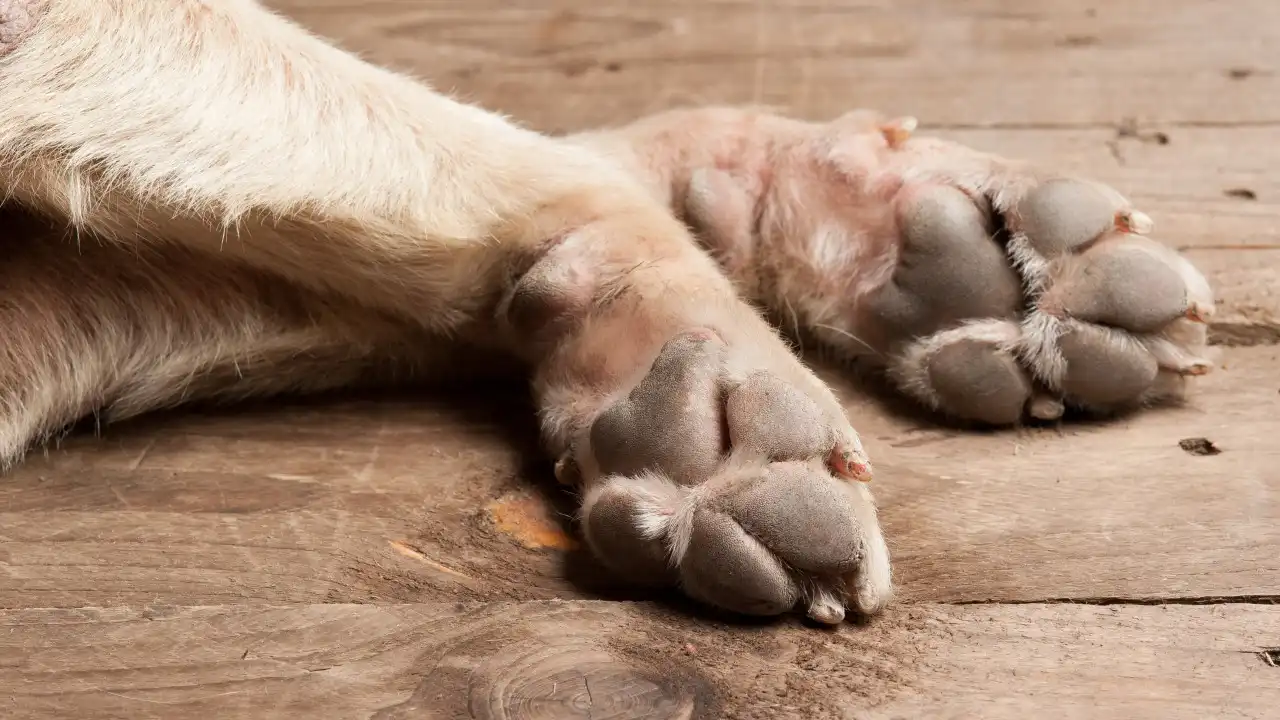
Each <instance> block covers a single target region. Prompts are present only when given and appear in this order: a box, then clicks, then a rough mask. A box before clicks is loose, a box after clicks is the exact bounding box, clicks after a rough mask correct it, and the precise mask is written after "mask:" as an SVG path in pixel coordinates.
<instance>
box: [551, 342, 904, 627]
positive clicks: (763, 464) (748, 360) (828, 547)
mask: <svg viewBox="0 0 1280 720" xmlns="http://www.w3.org/2000/svg"><path fill="white" fill-rule="evenodd" d="M730 336H731V335H730ZM724 337H725V335H722V334H721V333H718V332H716V331H712V330H707V329H694V330H690V331H687V332H683V333H680V334H678V335H677V336H675V337H674V338H672V339H671V340H669V341H668V342H667V343H666V344H665V345H663V347H662V348H661V350H660V351H659V352H658V354H657V357H656V359H655V360H654V361H653V363H652V365H651V366H650V367H649V368H648V370H647V373H646V374H645V375H644V377H643V378H642V379H641V380H640V381H639V382H638V384H636V385H635V386H634V387H633V388H632V389H630V390H629V391H628V392H626V394H624V395H620V396H617V397H616V398H615V399H614V400H613V401H612V402H611V403H607V404H606V405H605V406H604V409H603V410H602V411H601V412H600V413H599V414H598V415H597V416H596V417H595V419H594V422H593V423H591V425H590V428H589V431H588V432H587V433H586V435H585V436H584V437H583V439H582V441H581V442H580V443H579V444H578V447H576V448H575V450H574V452H573V462H575V463H576V464H577V465H578V466H579V467H580V468H581V469H582V470H583V471H584V472H583V474H584V476H586V477H587V478H588V480H587V481H586V483H585V486H586V492H585V496H584V501H583V505H582V510H581V521H582V527H583V530H584V535H585V537H586V540H587V543H588V545H589V547H590V548H591V549H592V551H593V552H594V553H595V555H596V556H597V557H598V558H599V559H600V560H601V561H602V562H603V563H604V564H605V565H606V566H608V567H609V568H610V569H611V570H612V571H613V572H614V573H616V574H617V575H619V576H620V577H622V578H625V579H628V580H630V581H633V582H639V583H649V584H672V585H679V586H680V587H681V588H682V589H683V591H684V592H685V593H686V594H688V595H689V596H691V597H693V598H695V599H697V600H700V601H703V602H706V603H709V604H711V605H714V606H717V607H720V608H723V609H726V610H730V611H734V612H739V613H744V614H750V615H778V614H782V613H786V612H788V611H790V610H792V609H793V608H796V607H801V608H803V609H805V611H806V612H807V613H808V615H809V616H810V617H812V618H813V619H815V620H817V621H819V622H823V623H838V622H840V621H841V620H842V619H843V618H844V615H845V610H846V606H848V607H851V608H852V609H853V610H855V611H856V612H859V613H863V614H873V613H876V612H878V611H879V610H880V609H882V608H883V607H884V605H885V603H886V602H887V601H888V600H889V597H890V585H891V583H890V576H889V559H888V552H887V549H886V547H885V543H884V539H883V537H882V535H881V533H880V528H879V524H878V522H877V519H876V512H875V507H874V505H873V501H872V498H871V495H870V492H869V491H868V489H867V485H866V483H865V482H859V481H866V480H869V479H870V473H871V468H870V465H869V463H868V461H867V458H866V456H865V454H864V452H863V450H862V448H861V445H860V443H859V440H858V437H857V434H856V433H855V432H854V431H853V428H852V427H850V426H849V424H848V421H847V420H846V419H845V417H844V415H843V412H841V410H840V408H839V405H838V404H837V403H834V402H833V401H832V400H831V399H830V398H827V397H818V398H815V397H814V396H813V395H814V392H813V391H812V389H811V388H812V387H813V386H812V385H810V384H808V383H807V382H804V381H799V380H798V379H797V378H795V377H794V374H795V373H796V372H797V371H798V368H799V367H800V366H799V365H798V364H797V365H796V366H795V367H790V366H782V367H771V366H770V365H771V363H770V362H768V361H764V362H762V361H761V357H762V356H761V355H760V353H759V350H758V348H755V347H752V346H751V345H750V344H742V343H737V342H734V341H732V340H730V341H726V340H725V339H724ZM784 365H785V364H784Z"/></svg>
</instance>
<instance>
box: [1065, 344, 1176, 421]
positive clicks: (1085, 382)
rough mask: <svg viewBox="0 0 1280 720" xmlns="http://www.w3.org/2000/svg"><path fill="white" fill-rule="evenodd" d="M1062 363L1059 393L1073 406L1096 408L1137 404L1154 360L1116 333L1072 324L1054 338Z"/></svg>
mask: <svg viewBox="0 0 1280 720" xmlns="http://www.w3.org/2000/svg"><path fill="white" fill-rule="evenodd" d="M1058 350H1059V352H1060V353H1061V354H1062V357H1063V359H1064V360H1066V374H1065V375H1064V376H1063V380H1062V392H1063V393H1064V394H1065V395H1066V397H1067V399H1068V400H1070V401H1073V402H1074V403H1078V404H1084V405H1086V406H1088V407H1093V408H1097V409H1105V408H1114V407H1120V406H1124V405H1128V404H1130V403H1134V402H1137V401H1138V400H1139V399H1140V398H1141V397H1142V395H1143V393H1145V392H1146V391H1147V388H1149V387H1150V386H1151V384H1152V383H1153V382H1154V381H1155V379H1156V373H1157V371H1158V368H1157V367H1156V359H1155V357H1154V356H1152V355H1151V353H1149V352H1147V351H1146V349H1145V348H1143V347H1142V346H1141V345H1139V344H1138V343H1137V342H1136V341H1134V340H1132V339H1131V338H1129V337H1128V336H1125V335H1123V334H1121V333H1119V332H1118V331H1115V330H1108V329H1106V328H1101V327H1096V326H1093V325H1083V324H1080V325H1073V326H1072V327H1071V328H1070V329H1069V330H1067V332H1066V333H1064V334H1063V335H1062V337H1060V338H1058Z"/></svg>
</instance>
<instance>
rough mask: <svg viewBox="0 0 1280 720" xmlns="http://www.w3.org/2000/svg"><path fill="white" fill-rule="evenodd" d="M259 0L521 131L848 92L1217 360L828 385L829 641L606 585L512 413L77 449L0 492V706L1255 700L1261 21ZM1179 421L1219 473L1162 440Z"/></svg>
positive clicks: (275, 708) (1000, 0)
mask: <svg viewBox="0 0 1280 720" xmlns="http://www.w3.org/2000/svg"><path fill="white" fill-rule="evenodd" d="M275 5H276V6H277V7H279V8H280V9H282V10H283V11H285V12H287V13H290V14H292V15H294V16H296V17H298V18H300V19H301V20H302V21H303V22H304V23H306V24H308V25H309V26H311V27H312V28H314V29H315V30H317V31H318V32H320V33H322V34H325V35H327V36H329V37H332V38H335V39H336V40H338V41H339V42H341V43H343V44H345V45H346V46H347V47H350V48H353V49H355V50H358V51H360V52H362V53H364V54H365V55H366V56H367V57H369V58H371V59H373V60H375V61H379V62H384V63H388V64H391V65H394V66H397V67H400V68H404V69H411V70H414V71H417V72H420V73H421V74H423V75H425V76H428V77H430V78H433V79H434V80H435V81H436V83H437V84H438V85H440V86H442V87H445V88H454V89H456V90H458V91H459V92H462V93H465V94H466V95H467V96H469V97H471V98H473V99H475V100H478V101H480V102H482V103H484V104H486V105H489V106H491V107H493V108H495V109H499V110H503V111H506V112H509V113H512V114H514V115H516V116H518V117H520V118H523V119H526V120H527V121H529V122H530V123H532V124H534V125H536V126H538V127H540V128H543V129H547V130H568V129H574V128H579V127H584V126H588V125H593V124H599V123H607V122H615V121H622V120H625V119H627V118H631V117H634V116H636V115H638V114H641V113H644V112H647V111H652V110H657V109H660V108H664V107H668V106H671V105H673V104H681V103H693V102H726V103H745V102H765V103H772V104H776V105H779V106H782V107H785V108H787V109H788V110H790V111H791V112H794V113H797V114H802V115H806V116H813V117H827V116H831V115H833V114H835V113H838V112H840V111H842V110H845V109H848V108H850V107H852V106H854V105H866V106H875V107H879V108H882V109H885V110H889V111H897V112H903V113H914V114H918V115H919V116H920V117H921V118H922V120H923V121H924V123H925V124H926V126H927V127H928V128H929V129H930V130H931V131H936V132H940V133H942V134H945V135H948V136H951V137H955V138H959V139H962V140H965V141H968V142H970V143H972V144H975V145H978V146H981V147H984V148H989V149H993V150H997V151H1001V152H1005V153H1008V154H1016V155H1021V156H1027V157H1031V158H1035V159H1038V160H1041V161H1044V162H1052V163H1057V164H1058V165H1060V166H1063V167H1065V168H1067V169H1070V170H1075V171H1081V172H1088V173H1091V174H1093V175H1095V176H1097V177H1099V178H1101V179H1103V180H1107V181H1110V182H1113V183H1115V184H1116V185H1118V186H1119V187H1120V188H1121V189H1123V190H1124V191H1126V192H1128V193H1130V194H1131V195H1132V196H1133V197H1135V198H1136V199H1137V200H1138V201H1139V202H1140V205H1141V207H1143V209H1145V210H1147V211H1149V212H1150V213H1151V214H1153V215H1154V216H1155V217H1156V218H1157V222H1158V224H1159V227H1160V233H1161V236H1162V237H1163V238H1164V239H1165V240H1168V241H1169V242H1172V243H1174V244H1176V245H1179V246H1181V247H1184V248H1186V249H1187V250H1188V252H1189V253H1190V254H1191V257H1192V258H1194V260H1195V261H1196V262H1197V263H1198V264H1199V265H1200V266H1201V267H1202V268H1204V269H1206V270H1207V271H1208V272H1209V273H1210V275H1211V279H1212V281H1213V282H1214V284H1215V285H1216V287H1217V289H1218V291H1219V293H1220V295H1221V297H1222V299H1223V307H1222V309H1221V310H1222V312H1221V313H1220V316H1219V319H1218V321H1217V322H1216V324H1215V326H1214V336H1215V338H1216V339H1217V341H1218V343H1219V344H1220V345H1221V346H1222V350H1223V356H1222V363H1223V367H1222V369H1221V370H1220V371H1219V372H1218V373H1217V374H1215V375H1213V376H1211V377H1210V378H1208V379H1207V380H1206V381H1205V382H1203V383H1202V391H1201V392H1200V394H1199V396H1198V397H1197V398H1196V399H1195V401H1194V402H1193V403H1192V404H1191V405H1190V406H1189V407H1187V408H1186V409H1182V410H1177V411H1168V412H1160V413H1150V414H1147V415H1143V416H1141V417H1138V418H1134V419H1130V420H1126V421H1123V422H1118V423H1114V424H1108V425H1097V426H1087V427H1075V426H1073V427H1064V428H1062V429H1061V430H1058V431H1055V430H1041V431H1029V432H1025V431H1024V432H1020V433H1018V432H1008V433H998V434H988V435H973V434H959V433H955V432H951V431H946V430H941V429H937V428H934V427H929V426H927V425H921V424H919V423H918V422H914V421H910V420H904V419H901V418H899V417H896V416H894V415H891V414H888V413H886V412H885V411H883V410H881V409H880V408H879V407H878V406H877V405H876V404H875V403H874V402H872V401H870V400H867V399H865V398H863V397H861V396H860V395H858V394H857V393H856V392H855V391H854V389H853V388H851V387H849V386H847V385H844V384H841V387H842V388H843V390H844V392H845V394H846V396H847V397H848V402H849V406H850V408H851V410H852V412H853V413H854V416H855V417H856V418H857V423H858V426H859V427H860V428H861V430H862V432H863V434H864V437H865V438H866V440H867V443H868V446H869V448H870V449H871V451H872V452H873V453H874V455H875V457H876V458H877V460H878V463H879V465H880V468H881V470H882V474H881V477H880V479H879V480H878V486H879V497H880V499H881V501H882V503H883V505H884V508H885V510H884V514H885V520H886V524H887V526H888V531H889V533H890V535H891V543H892V548H893V551H894V553H895V556H896V559H897V575H898V577H899V579H900V582H901V586H902V590H903V592H902V595H903V597H902V599H901V601H900V602H899V603H898V604H897V605H896V606H895V607H894V608H893V610H892V611H891V612H890V613H889V614H888V615H887V616H886V617H884V618H883V619H881V620H879V621H878V622H875V623H873V624H871V625H870V626H868V627H855V626H846V627H843V628H841V629H839V630H838V631H835V632H827V631H821V630H816V629H813V628H809V627H805V626H803V625H802V624H801V623H799V622H790V621H788V622H783V623H780V624H773V625H765V626H742V625H734V624H729V623H726V622H724V621H722V620H718V619H715V618H712V617H706V616H702V615H700V614H698V612H697V610H696V609H694V608H690V607H687V606H683V605H680V604H678V603H672V602H670V601H668V600H666V599H663V598H658V599H645V598H635V597H627V596H622V597H619V596H618V595H617V594H616V593H615V592H613V591H611V590H610V589H609V588H607V587H602V586H600V585H599V584H598V581H597V580H596V579H595V578H594V576H593V573H592V568H591V565H590V564H589V563H587V562H585V561H584V560H583V557H582V554H581V552H580V551H579V549H578V548H577V547H576V546H575V544H574V543H573V541H572V540H571V539H570V535H567V534H566V528H567V524H566V523H565V522H564V521H563V518H562V517H561V516H560V515H558V514H557V513H558V512H564V511H565V508H566V507H568V505H569V504H570V502H569V501H568V499H567V498H563V497H561V496H559V495H557V492H558V491H556V490H554V489H552V487H551V483H550V482H549V481H548V479H547V469H546V467H545V466H544V465H543V464H542V463H541V461H540V460H539V459H538V457H537V455H536V454H535V453H533V452H532V450H531V442H530V440H531V438H530V435H529V426H528V423H527V422H526V418H527V413H526V411H525V410H524V409H522V408H521V407H520V406H519V405H518V404H517V405H515V406H513V405H512V403H511V402H510V401H509V400H506V399H502V398H499V399H496V400H492V401H487V402H486V403H471V404H470V405H468V403H465V402H452V401H449V400H443V399H436V400H426V401H416V400H406V399H400V400H396V401H384V402H374V401H366V402H360V403H346V404H321V405H309V406H302V405H297V406H292V407H287V408H281V407H272V408H268V409H257V410H253V411H249V412H245V413H242V414H232V413H228V414H223V415H216V416H211V415H182V416H178V417H176V418H175V417H171V418H165V419H163V420H155V421H151V422H149V423H144V424H141V425H134V426H130V427H124V428H120V429H115V430H110V431H109V432H107V434H106V436H105V438H104V439H101V440H95V439H92V438H78V439H74V440H72V441H71V442H69V443H67V444H66V445H64V446H63V447H61V448H58V449H55V450H51V451H50V452H49V453H48V455H47V456H46V457H43V458H41V457H37V458H34V459H33V460H32V461H31V462H29V463H28V464H27V465H25V466H24V467H22V468H21V469H19V470H18V471H17V472H16V473H15V474H13V475H12V476H11V477H8V478H6V479H5V480H4V481H3V483H2V484H0V608H3V609H2V610H0V626H3V630H0V715H3V716H4V717H9V718H16V717H29V716H40V717H68V718H86V717H116V718H128V719H129V720H136V719H138V718H145V717H157V718H174V717H215V718H229V717H253V718H264V717H300V718H317V717H368V716H371V715H377V716H378V717H383V718H399V717H406V718H407V717H428V718H454V717H477V718H588V717H590V718H668V717H673V718H674V717H691V716H692V717H702V718H721V717H724V718H729V717H757V718H787V717H796V718H825V717H867V718H871V717H1008V718H1014V717H1019V718H1020V717H1025V716H1040V715H1042V714H1048V713H1052V714H1054V715H1055V716H1058V717H1091V718H1092V717H1115V718H1137V717H1149V718H1161V719H1165V718H1175V717H1183V718H1207V717H1258V718H1261V717H1264V716H1269V717H1275V716H1276V712H1277V710H1276V708H1280V667H1277V663H1280V649H1278V648H1280V607H1276V605H1275V604H1274V603H1275V601H1276V600H1277V599H1280V434H1278V433H1280V345H1278V344H1280V244H1278V243H1280V240H1278V239H1277V235H1278V233H1280V231H1278V227H1280V75H1277V72H1280V64H1278V63H1277V59H1278V58H1280V55H1278V54H1277V52H1276V50H1275V48H1276V47H1277V46H1278V45H1277V43H1280V6H1278V5H1276V4H1275V3H1274V2H1273V0H1234V1H1233V2H1203V1H1201V0H1118V1H1117V2H1112V3H1104V2H1101V1H1099V2H1096V3H1089V2H1080V1H1079V0H1019V1H1018V2H1014V1H1012V0H975V1H972V2H963V3H962V2H959V1H958V0H956V1H951V2H948V1H946V0H897V1H895V0H793V1H792V2H786V3H782V2H768V1H765V0H760V1H759V2H747V1H745V0H744V1H738V0H644V1H641V0H560V1H558V2H557V1H556V0H544V1H541V2H538V1H534V0H516V1H514V2H512V1H506V0H378V1H377V2H370V1H367V0H276V2H275ZM517 394H518V393H517ZM491 417H500V418H503V419H502V420H501V421H491V420H489V419H486V418H491ZM1194 437H1205V438H1208V439H1210V440H1211V441H1213V443H1215V444H1216V446H1217V447H1218V448H1220V450H1221V453H1220V454H1216V455H1206V456H1196V455H1192V454H1189V453H1187V452H1185V451H1184V450H1182V449H1180V448H1179V441H1180V440H1182V439H1184V438H1194ZM557 508H558V510H557ZM1267 708H1270V710H1268V709H1267Z"/></svg>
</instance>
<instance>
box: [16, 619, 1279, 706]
mask: <svg viewBox="0 0 1280 720" xmlns="http://www.w3.org/2000/svg"><path fill="white" fill-rule="evenodd" d="M1276 646H1280V607H1275V606H1271V607H1268V606H1248V605H1227V606H1218V607H1132V606H1117V607H1106V608H1102V607H1088V606H1071V605H1038V606H1037V605H1023V606H971V607H945V606H932V605H923V606H915V607H911V608H899V609H896V610H894V611H891V612H890V613H889V615H888V616H886V617H883V618H881V619H880V620H878V621H875V622H872V623H870V624H867V625H864V626H854V625H846V626H843V627H841V628H839V629H837V630H835V631H827V630H819V629H815V628H809V627H803V626H801V625H799V624H798V623H794V622H782V623H770V624H763V625H761V624H740V623H732V622H726V621H723V620H719V619H710V618H700V617H696V616H690V615H682V614H679V613H671V612H669V611H668V610H666V609H664V608H661V607H659V606H654V605H650V604H647V603H624V602H592V601H563V602H528V603H505V602H499V603H457V604H454V603H447V604H427V605H422V604H417V605H413V604H411V605H384V606H370V605H303V606H293V607H281V606H206V607H172V606H148V607H116V608H80V609H71V610H51V609H39V610H36V609H33V610H9V611H0V658H3V659H2V660H0V704H3V705H7V709H6V711H5V715H6V717H11V718H26V717H30V718H37V717H40V718H45V717H69V716H75V717H95V718H116V717H119V718H130V720H135V719H140V718H150V717H165V718H183V717H197V716H204V717H208V716H214V717H220V718H234V717H263V716H266V715H270V716H271V717H352V716H361V717H379V718H398V717H428V718H436V717H440V718H444V717H475V718H513V719H515V718H567V717H587V716H588V714H589V713H590V712H591V711H592V710H593V709H594V711H595V712H597V713H599V715H598V716H607V717H617V718H640V717H663V718H667V717H697V718H791V717H795V718H853V717H858V718H889V717H921V716H928V717H971V716H973V715H974V714H978V715H981V716H983V717H992V718H1004V717H1008V718H1019V717H1025V716H1026V715H1025V713H1028V712H1031V713H1035V712H1043V711H1046V710H1049V709H1053V710H1054V711H1055V713H1057V714H1061V715H1064V716H1066V717H1099V718H1102V717H1115V718H1146V717H1150V718H1180V717H1186V718H1200V717H1208V716H1213V717H1226V716H1228V715H1230V716H1239V717H1259V718H1260V717H1263V716H1264V714H1265V713H1266V712H1270V711H1273V710H1274V708H1275V707H1277V706H1280V668H1276V667H1274V666H1272V665H1270V664H1269V662H1268V658H1269V657H1270V656H1269V655H1267V654H1266V653H1267V652H1269V649H1270V648H1274V647H1276ZM610 713H613V714H610Z"/></svg>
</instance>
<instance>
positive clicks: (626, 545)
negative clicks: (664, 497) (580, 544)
mask: <svg viewBox="0 0 1280 720" xmlns="http://www.w3.org/2000/svg"><path fill="white" fill-rule="evenodd" d="M647 510H649V511H652V509H651V508H649V509H647ZM662 511H664V512H668V513H669V512H674V508H662ZM642 515H643V513H642V508H641V498H640V497H638V496H637V495H636V494H635V493H633V492H630V491H629V490H628V489H627V488H626V487H625V486H623V485H619V484H614V483H610V485H609V486H606V487H605V489H604V490H603V491H601V492H600V494H599V495H598V496H597V497H596V498H595V501H594V502H593V503H592V504H591V505H590V507H589V508H587V512H586V515H585V517H584V518H583V535H584V536H585V537H586V540H587V543H588V545H590V546H591V549H592V550H593V551H595V555H596V557H598V558H600V560H601V561H602V562H603V563H605V564H606V565H608V566H609V569H610V570H612V571H613V572H614V573H615V574H616V575H617V576H618V577H620V578H622V579H624V580H626V581H628V582H631V583H636V584H644V585H668V584H671V583H672V582H674V580H675V571H674V570H673V569H672V568H671V567H670V563H669V562H668V553H667V548H666V545H665V544H664V542H663V540H662V539H661V538H656V539H650V538H647V537H645V536H644V535H643V534H642V533H641V531H640V528H639V520H640V518H641V517H642Z"/></svg>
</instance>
